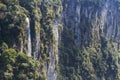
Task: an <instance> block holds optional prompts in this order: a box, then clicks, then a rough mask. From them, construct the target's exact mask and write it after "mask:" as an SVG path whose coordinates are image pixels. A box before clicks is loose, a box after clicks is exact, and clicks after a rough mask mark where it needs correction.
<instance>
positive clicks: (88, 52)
mask: <svg viewBox="0 0 120 80" xmlns="http://www.w3.org/2000/svg"><path fill="white" fill-rule="evenodd" d="M119 13H120V10H119V1H117V0H98V1H96V0H63V26H64V29H63V32H62V40H61V45H60V50H59V51H60V53H59V55H60V60H59V63H60V74H61V75H60V76H59V78H60V80H120V77H119V69H120V67H119V66H120V64H119V52H118V51H119V46H120V45H119V43H120V42H119V40H120V25H119V22H120V19H119V16H120V14H119Z"/></svg>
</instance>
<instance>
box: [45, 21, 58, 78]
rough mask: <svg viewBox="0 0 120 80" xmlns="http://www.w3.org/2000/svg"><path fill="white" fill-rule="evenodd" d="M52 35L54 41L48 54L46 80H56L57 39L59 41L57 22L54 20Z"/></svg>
mask: <svg viewBox="0 0 120 80" xmlns="http://www.w3.org/2000/svg"><path fill="white" fill-rule="evenodd" d="M53 35H54V40H55V44H54V45H55V46H54V47H53V49H51V50H50V52H49V57H50V62H49V66H48V74H47V75H48V80H57V75H56V73H57V72H56V70H55V67H56V63H57V64H58V39H59V32H58V21H57V20H55V26H54V28H53Z"/></svg>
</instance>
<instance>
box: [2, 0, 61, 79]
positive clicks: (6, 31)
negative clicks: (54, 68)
mask: <svg viewBox="0 0 120 80" xmlns="http://www.w3.org/2000/svg"><path fill="white" fill-rule="evenodd" d="M59 6H61V1H60V0H50V1H46V0H0V66H2V67H0V80H46V79H47V69H46V68H45V66H44V65H47V66H46V67H47V68H48V65H49V54H48V53H49V52H48V50H49V49H50V47H51V45H54V43H55V42H54V35H53V27H54V20H55V18H56V17H57V18H59V17H60V12H59V11H58V8H59ZM26 17H28V18H29V19H30V30H31V33H30V35H31V42H32V43H31V44H32V57H28V56H27V55H26V54H27V52H28V51H27V45H28V40H27V36H28V35H26V34H27V32H26V25H27V23H26ZM38 38H39V40H38V42H36V39H38ZM39 43H40V45H37V47H39V48H37V49H39V50H38V52H36V49H35V47H36V44H39ZM21 44H22V46H23V47H24V48H23V50H22V51H23V52H21ZM35 59H36V60H35Z"/></svg>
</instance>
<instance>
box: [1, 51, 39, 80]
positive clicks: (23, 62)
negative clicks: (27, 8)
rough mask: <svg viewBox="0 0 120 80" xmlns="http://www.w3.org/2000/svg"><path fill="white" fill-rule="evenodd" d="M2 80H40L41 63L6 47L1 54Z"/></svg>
mask: <svg viewBox="0 0 120 80" xmlns="http://www.w3.org/2000/svg"><path fill="white" fill-rule="evenodd" d="M0 66H2V67H0V79H1V80H21V79H22V80H30V79H31V80H38V79H40V78H41V77H40V74H41V73H40V72H39V67H40V63H39V62H37V61H35V60H33V59H32V58H29V57H27V56H26V55H25V54H24V53H17V52H16V51H15V50H14V49H5V50H4V51H3V52H2V53H1V55H0Z"/></svg>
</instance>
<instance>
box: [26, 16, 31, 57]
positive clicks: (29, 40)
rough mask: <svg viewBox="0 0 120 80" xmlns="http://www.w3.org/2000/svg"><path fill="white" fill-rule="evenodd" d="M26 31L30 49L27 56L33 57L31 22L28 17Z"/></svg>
mask: <svg viewBox="0 0 120 80" xmlns="http://www.w3.org/2000/svg"><path fill="white" fill-rule="evenodd" d="M26 23H27V25H26V30H27V40H28V44H27V49H28V52H27V56H29V57H30V56H31V34H30V21H29V18H28V17H27V18H26Z"/></svg>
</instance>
